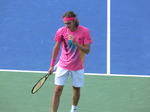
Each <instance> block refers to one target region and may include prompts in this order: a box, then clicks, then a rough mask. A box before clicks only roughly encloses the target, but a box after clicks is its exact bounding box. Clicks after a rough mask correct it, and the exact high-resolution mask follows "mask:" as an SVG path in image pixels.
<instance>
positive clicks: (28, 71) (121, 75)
mask: <svg viewBox="0 0 150 112" xmlns="http://www.w3.org/2000/svg"><path fill="white" fill-rule="evenodd" d="M0 71H3V72H23V73H47V71H30V70H8V69H0ZM54 73H55V72H54ZM85 75H91V76H92V75H93V76H94V75H97V76H119V77H150V75H125V74H110V75H108V74H99V73H85Z"/></svg>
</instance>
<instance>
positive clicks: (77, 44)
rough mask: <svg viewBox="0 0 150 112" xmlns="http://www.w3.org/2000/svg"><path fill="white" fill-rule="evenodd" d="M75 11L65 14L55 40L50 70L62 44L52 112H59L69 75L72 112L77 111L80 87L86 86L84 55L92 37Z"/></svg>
mask: <svg viewBox="0 0 150 112" xmlns="http://www.w3.org/2000/svg"><path fill="white" fill-rule="evenodd" d="M76 16H77V15H76V14H74V12H73V11H68V12H66V13H64V15H63V22H64V25H65V26H64V27H61V28H59V29H58V30H57V32H56V35H55V38H54V40H55V41H56V44H55V45H54V48H53V52H52V59H51V64H50V68H49V72H51V73H52V72H53V69H54V65H55V61H56V59H57V56H58V53H59V51H60V46H62V47H61V48H62V52H61V56H60V59H59V64H58V67H57V70H56V74H55V88H54V94H53V98H52V108H51V112H57V109H58V106H59V102H60V96H61V94H62V90H63V87H64V85H65V83H66V80H67V78H68V76H69V75H71V78H72V81H71V84H72V88H73V95H72V107H71V110H70V112H76V109H77V105H78V102H79V98H80V87H82V86H84V55H85V54H88V53H89V52H90V44H91V43H92V39H91V36H90V32H89V29H88V28H86V27H83V26H81V25H79V21H78V19H77V18H76Z"/></svg>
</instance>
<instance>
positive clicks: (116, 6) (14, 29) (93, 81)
mask: <svg viewBox="0 0 150 112" xmlns="http://www.w3.org/2000/svg"><path fill="white" fill-rule="evenodd" d="M107 1H109V0H95V1H94V2H93V1H92V0H87V1H85V0H80V1H78V2H77V1H76V0H72V1H71V2H68V1H67V0H63V1H60V0H44V1H41V0H36V1H35V0H15V1H12V0H1V1H0V76H1V78H0V88H2V90H1V91H0V97H1V100H0V107H1V110H2V111H4V112H10V111H12V112H30V111H32V112H34V111H36V112H38V111H39V112H40V111H45V112H49V109H50V103H51V95H52V93H51V92H52V89H53V88H52V87H53V81H52V80H53V77H51V78H49V79H48V80H49V81H47V82H46V84H45V86H44V87H43V88H42V90H41V91H39V92H38V94H36V95H32V94H30V89H31V88H32V86H33V85H34V84H35V82H36V81H37V80H38V79H39V78H40V77H41V76H43V75H44V74H43V71H44V73H45V72H46V71H47V70H48V68H49V64H50V59H51V51H52V48H53V45H54V44H55V42H54V41H53V38H54V35H55V33H56V30H57V29H58V28H59V27H62V26H64V24H63V22H62V18H61V16H62V14H63V13H64V12H66V11H68V10H71V11H74V12H75V13H76V14H77V15H78V19H79V20H80V24H81V25H83V26H86V27H88V28H89V29H90V32H91V36H92V39H93V43H92V44H91V52H90V54H88V55H87V56H86V60H85V74H86V76H85V79H86V84H85V87H83V93H82V97H81V98H82V99H81V102H80V104H79V105H80V106H79V110H78V111H79V112H85V111H86V112H87V111H88V112H100V111H102V112H149V110H150V108H149V105H150V104H149V102H150V97H149V93H150V88H149V83H150V79H149V77H150V69H149V68H150V66H149V63H150V52H149V49H150V45H149V41H150V38H149V36H150V32H149V29H150V22H149V19H150V15H149V12H150V8H149V6H150V1H149V0H122V1H120V0H110V18H109V19H110V65H108V64H107V62H108V60H107V57H108V54H107V40H108V38H107V32H108V30H107V19H108V18H107V17H108V16H107V14H108V12H107V8H108V7H107V3H108V2H107ZM108 67H110V74H108V73H107V70H108ZM13 70H14V71H15V72H14V71H13ZM18 70H21V72H20V71H18ZM25 71H28V72H25ZM33 71H35V72H34V73H33ZM38 71H42V73H37V72H38ZM12 79H13V80H12ZM65 89H66V90H67V91H68V92H66V93H65V91H64V94H63V96H62V102H61V105H60V110H59V112H66V111H69V109H70V103H71V97H69V96H71V86H70V85H69V81H68V83H67V85H66V88H65ZM91 104H92V106H91ZM66 105H67V106H66ZM87 107H91V108H87ZM28 109H29V110H28Z"/></svg>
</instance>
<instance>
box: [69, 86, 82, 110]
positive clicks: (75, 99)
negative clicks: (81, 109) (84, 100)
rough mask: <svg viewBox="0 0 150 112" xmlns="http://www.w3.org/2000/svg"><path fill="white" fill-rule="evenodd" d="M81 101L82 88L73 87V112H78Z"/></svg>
mask: <svg viewBox="0 0 150 112" xmlns="http://www.w3.org/2000/svg"><path fill="white" fill-rule="evenodd" d="M79 99H80V87H74V86H73V95H72V109H71V111H72V112H74V111H75V110H76V107H77V105H78V102H79Z"/></svg>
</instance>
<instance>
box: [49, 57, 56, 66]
mask: <svg viewBox="0 0 150 112" xmlns="http://www.w3.org/2000/svg"><path fill="white" fill-rule="evenodd" d="M55 62H56V59H52V60H51V64H50V66H51V67H54V65H55Z"/></svg>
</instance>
